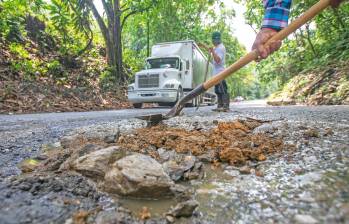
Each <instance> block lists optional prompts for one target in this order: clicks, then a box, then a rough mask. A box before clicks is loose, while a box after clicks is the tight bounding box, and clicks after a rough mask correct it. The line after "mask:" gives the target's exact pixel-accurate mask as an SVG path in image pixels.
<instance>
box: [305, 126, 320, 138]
mask: <svg viewBox="0 0 349 224" xmlns="http://www.w3.org/2000/svg"><path fill="white" fill-rule="evenodd" d="M304 136H305V137H307V138H319V137H320V133H319V131H318V130H316V129H314V128H310V129H308V130H306V131H305V132H304Z"/></svg>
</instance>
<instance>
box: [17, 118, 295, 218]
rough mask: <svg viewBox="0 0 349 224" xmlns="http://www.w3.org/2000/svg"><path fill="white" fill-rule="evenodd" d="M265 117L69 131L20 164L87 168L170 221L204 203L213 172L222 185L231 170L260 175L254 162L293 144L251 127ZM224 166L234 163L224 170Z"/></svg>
mask: <svg viewBox="0 0 349 224" xmlns="http://www.w3.org/2000/svg"><path fill="white" fill-rule="evenodd" d="M263 123H265V122H262V121H259V120H255V119H245V120H234V121H231V122H217V123H216V125H215V126H214V127H213V128H211V129H209V130H207V129H200V128H196V129H194V130H186V129H179V128H174V127H169V126H166V125H161V126H155V127H150V128H139V129H135V130H134V131H132V132H130V133H122V134H120V133H113V134H112V135H109V136H103V135H100V133H99V135H98V136H96V137H95V138H93V137H91V136H90V135H88V137H86V136H84V135H74V136H68V137H65V138H63V139H62V140H61V142H60V143H57V144H53V145H49V146H47V145H46V146H45V150H44V152H43V154H42V155H40V156H38V157H37V158H33V159H30V160H28V162H27V163H26V162H24V163H23V164H22V170H23V171H24V172H35V173H46V174H47V173H49V172H54V173H55V175H56V176H60V175H61V176H62V177H63V176H64V175H67V174H75V175H82V176H84V177H86V178H88V179H89V181H90V182H91V183H93V185H94V186H95V188H96V189H98V190H99V191H102V192H105V193H107V194H109V196H110V197H111V198H115V200H116V201H117V202H118V203H119V204H118V206H120V205H121V206H122V207H124V208H126V209H128V210H130V213H131V214H132V215H133V216H134V217H137V218H138V219H150V218H164V219H167V221H173V220H174V219H175V218H179V217H190V216H191V215H192V214H193V213H195V209H196V208H197V207H198V205H199V203H198V202H197V201H196V200H199V202H202V203H205V200H202V198H205V197H204V196H203V195H204V194H206V193H207V192H208V193H210V191H211V193H212V192H213V193H214V191H215V190H217V189H216V186H215V183H213V181H212V180H211V179H212V175H213V174H214V177H216V180H215V181H216V182H218V184H222V183H224V182H226V181H229V179H230V178H234V175H233V174H234V173H235V174H236V173H237V174H242V175H246V174H255V175H256V176H259V175H260V174H259V173H258V172H259V171H258V170H256V169H254V168H252V167H249V166H248V164H249V163H262V162H263V161H265V160H267V158H268V157H269V156H270V155H273V154H275V153H278V152H281V151H283V150H285V149H287V148H288V146H287V145H285V144H284V143H283V141H282V139H281V138H278V137H273V136H271V135H270V134H265V133H254V132H253V130H255V129H256V128H257V127H259V126H261V125H262V124H263ZM223 166H225V167H226V166H230V167H233V169H232V170H230V171H229V172H228V173H226V172H224V173H223V171H224V169H222V167H223ZM212 170H213V171H212ZM196 190H198V192H195V191H196ZM223 195H224V192H223ZM135 198H136V199H135ZM200 198H201V199H200Z"/></svg>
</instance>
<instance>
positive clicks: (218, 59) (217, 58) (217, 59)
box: [209, 48, 222, 64]
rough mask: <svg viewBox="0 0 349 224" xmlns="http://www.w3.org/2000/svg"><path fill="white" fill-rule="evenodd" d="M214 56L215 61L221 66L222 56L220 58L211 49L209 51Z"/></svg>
mask: <svg viewBox="0 0 349 224" xmlns="http://www.w3.org/2000/svg"><path fill="white" fill-rule="evenodd" d="M209 51H210V52H211V54H212V57H213V60H214V61H215V62H216V63H217V64H220V63H221V62H222V58H221V57H222V56H219V55H218V54H216V52H215V51H214V49H213V48H210V50H209Z"/></svg>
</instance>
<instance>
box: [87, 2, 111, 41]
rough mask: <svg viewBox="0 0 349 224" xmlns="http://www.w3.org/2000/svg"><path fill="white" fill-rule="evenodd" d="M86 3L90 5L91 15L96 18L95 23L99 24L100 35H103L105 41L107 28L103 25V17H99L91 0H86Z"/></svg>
mask: <svg viewBox="0 0 349 224" xmlns="http://www.w3.org/2000/svg"><path fill="white" fill-rule="evenodd" d="M87 4H88V6H89V7H90V9H91V10H92V13H93V16H94V17H95V18H96V20H97V23H98V25H99V28H100V29H101V32H102V35H103V37H104V39H105V41H106V42H107V41H108V40H109V36H108V28H107V26H106V25H105V23H104V21H103V18H102V17H101V15H99V13H98V10H97V8H96V6H95V5H94V4H93V2H92V0H87Z"/></svg>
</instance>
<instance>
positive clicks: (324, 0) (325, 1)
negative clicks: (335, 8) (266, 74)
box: [203, 0, 331, 90]
mask: <svg viewBox="0 0 349 224" xmlns="http://www.w3.org/2000/svg"><path fill="white" fill-rule="evenodd" d="M330 1H331V0H320V1H319V2H318V3H316V4H315V5H314V6H312V7H311V8H310V9H309V10H307V11H306V12H305V13H303V15H301V16H300V17H298V18H297V19H295V20H294V21H293V22H292V23H291V24H290V25H289V26H287V27H286V28H284V29H283V30H281V31H280V32H278V33H277V34H275V35H274V36H273V37H272V38H271V39H270V40H269V41H268V42H267V43H266V44H265V45H268V44H270V43H271V42H274V41H282V40H284V39H285V38H286V37H287V36H288V35H290V34H291V33H293V32H294V31H296V30H297V29H298V28H300V27H301V26H303V25H304V24H305V23H307V22H309V21H310V20H311V19H313V18H314V17H315V16H316V15H317V14H319V13H320V12H322V11H323V10H324V9H326V8H327V7H328V6H329V5H330ZM257 57H258V51H257V50H253V51H251V52H250V53H248V54H247V55H245V56H244V57H242V58H241V59H240V60H238V61H237V62H235V63H234V64H232V65H231V66H229V67H228V68H226V69H225V70H224V71H222V72H220V73H219V74H217V75H215V76H214V77H212V78H211V79H209V80H207V81H206V82H205V83H204V84H203V86H204V88H205V89H206V90H208V89H210V88H211V87H213V86H215V85H217V84H218V83H220V82H221V81H222V80H224V79H225V78H227V77H228V76H230V75H231V74H232V73H234V72H236V71H238V70H239V69H241V68H242V67H244V66H245V65H247V64H249V63H250V62H252V61H254V60H256V59H257Z"/></svg>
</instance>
